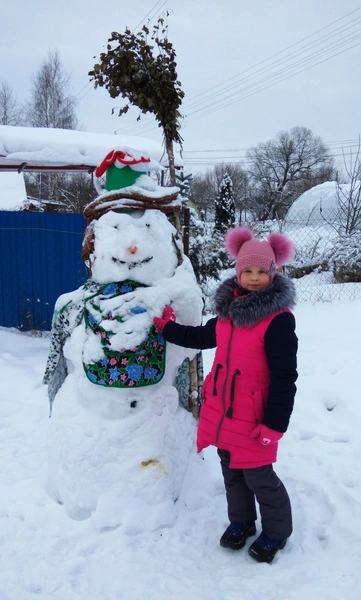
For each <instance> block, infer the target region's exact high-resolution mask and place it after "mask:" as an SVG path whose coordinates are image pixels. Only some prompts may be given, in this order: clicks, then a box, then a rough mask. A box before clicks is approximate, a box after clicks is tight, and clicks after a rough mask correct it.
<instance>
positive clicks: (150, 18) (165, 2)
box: [133, 0, 168, 33]
mask: <svg viewBox="0 0 361 600" xmlns="http://www.w3.org/2000/svg"><path fill="white" fill-rule="evenodd" d="M160 2H162V0H158V2H156V3H155V5H154V6H153V8H151V9H150V11H149V12H148V13H147V14H146V15H145V17H144V19H142V20H141V21H140V23H138V25H136V26H135V27H134V29H133V33H134V31H135V30H136V29H138V27H140V25H141V24H142V23H144V21H145V20H146V18H147V17H148V15H150V13H151V12H153V10H154V9H155V7H156V6H157V5H158V4H159V3H160ZM167 2H168V0H164V2H163V4H162V6H161V7H160V8H159V9H158V11H157V12H160V11H161V10H162V8H163V6H164V5H165V4H167ZM153 18H154V15H153V17H149V19H148V23H149V22H150V21H151V20H152V19H153Z"/></svg>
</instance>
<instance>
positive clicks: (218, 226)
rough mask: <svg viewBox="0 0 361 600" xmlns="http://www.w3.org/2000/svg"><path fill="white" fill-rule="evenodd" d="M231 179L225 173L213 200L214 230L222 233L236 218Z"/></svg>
mask: <svg viewBox="0 0 361 600" xmlns="http://www.w3.org/2000/svg"><path fill="white" fill-rule="evenodd" d="M235 212H236V211H235V205H234V196H233V184H232V179H231V178H230V176H229V175H228V173H225V174H224V175H223V179H222V181H221V184H220V186H219V194H218V196H217V198H216V202H215V223H214V229H215V231H219V232H220V233H224V232H226V231H227V229H229V228H230V227H232V225H234V222H235V220H236V215H235Z"/></svg>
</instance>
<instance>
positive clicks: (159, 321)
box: [153, 306, 176, 331]
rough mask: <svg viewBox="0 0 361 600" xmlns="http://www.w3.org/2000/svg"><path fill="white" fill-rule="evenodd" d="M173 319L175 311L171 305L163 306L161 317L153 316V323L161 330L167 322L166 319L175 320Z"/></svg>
mask: <svg viewBox="0 0 361 600" xmlns="http://www.w3.org/2000/svg"><path fill="white" fill-rule="evenodd" d="M175 320H176V316H175V312H174V310H173V308H172V307H171V306H166V307H165V309H164V310H163V315H162V318H160V317H154V318H153V322H154V323H155V325H156V326H157V327H158V329H159V330H160V331H163V329H164V327H165V326H166V324H167V323H168V321H175Z"/></svg>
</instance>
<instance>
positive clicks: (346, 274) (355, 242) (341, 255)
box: [329, 232, 361, 283]
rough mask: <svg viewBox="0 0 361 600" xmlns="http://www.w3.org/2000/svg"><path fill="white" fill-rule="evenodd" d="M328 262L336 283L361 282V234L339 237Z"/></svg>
mask: <svg viewBox="0 0 361 600" xmlns="http://www.w3.org/2000/svg"><path fill="white" fill-rule="evenodd" d="M329 262H330V265H332V270H333V275H334V278H335V280H336V281H337V282H339V283H349V282H361V233H360V232H357V233H354V234H353V235H342V236H339V238H337V240H336V241H335V242H334V244H333V250H332V251H331V252H330V255H329Z"/></svg>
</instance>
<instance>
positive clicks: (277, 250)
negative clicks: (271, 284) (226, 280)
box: [226, 227, 293, 279]
mask: <svg viewBox="0 0 361 600" xmlns="http://www.w3.org/2000/svg"><path fill="white" fill-rule="evenodd" d="M226 249H227V251H228V252H229V254H230V255H231V256H233V257H234V258H235V259H236V273H237V277H238V276H239V275H240V274H241V273H242V271H243V270H244V269H246V268H247V267H262V268H263V269H266V271H267V273H268V275H269V276H270V277H271V279H273V277H274V275H275V272H276V269H277V267H282V265H284V264H285V263H286V261H287V260H288V259H289V258H291V256H292V254H293V243H292V242H291V240H289V239H288V238H287V237H286V236H285V235H283V234H282V233H271V235H270V236H269V237H268V239H267V240H265V241H263V242H260V241H259V240H256V239H255V237H254V236H253V233H252V231H251V230H250V229H248V227H238V228H237V229H230V230H229V231H228V232H227V234H226Z"/></svg>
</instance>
